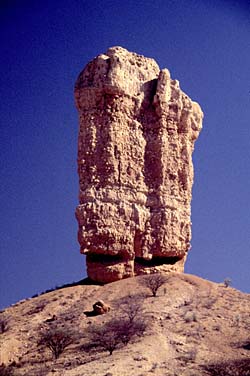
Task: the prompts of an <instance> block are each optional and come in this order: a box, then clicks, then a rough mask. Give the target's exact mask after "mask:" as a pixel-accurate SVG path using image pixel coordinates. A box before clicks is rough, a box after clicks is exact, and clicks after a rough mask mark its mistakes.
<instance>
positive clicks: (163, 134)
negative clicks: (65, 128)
mask: <svg viewBox="0 0 250 376" xmlns="http://www.w3.org/2000/svg"><path fill="white" fill-rule="evenodd" d="M75 101H76V106H77V109H78V112H79V119H80V130H79V141H78V174H79V184H80V194H79V201H80V203H79V205H78V207H77V209H76V217H77V220H78V224H79V233H78V239H79V243H80V245H81V253H83V254H85V255H86V256H87V273H88V276H89V277H90V278H91V279H92V280H95V281H98V282H103V283H107V282H111V281H115V280H118V279H122V278H126V277H131V276H134V275H138V274H144V273H151V272H155V271H166V272H167V271H183V268H184V262H185V259H186V255H187V252H188V250H189V248H190V239H191V221H190V215H191V213H190V203H191V198H192V184H193V164H192V152H193V149H194V142H195V140H196V139H197V137H198V135H199V132H200V130H201V127H202V118H203V113H202V111H201V108H200V106H199V105H198V104H197V103H195V102H192V101H191V99H190V98H189V97H188V96H187V95H186V94H185V93H184V92H183V91H181V89H180V87H179V82H178V81H177V80H172V79H171V77H170V73H169V71H168V70H167V69H163V70H160V69H159V67H158V65H157V63H156V62H155V61H154V60H153V59H149V58H145V57H144V56H141V55H138V54H136V53H131V52H128V51H127V50H125V49H124V48H121V47H113V48H110V49H109V50H108V51H107V53H106V54H105V55H103V54H102V55H99V56H97V57H96V58H95V59H94V60H93V61H91V62H90V63H89V64H87V66H86V67H85V69H84V70H83V71H82V72H81V73H80V75H79V77H78V79H77V82H76V85H75Z"/></svg>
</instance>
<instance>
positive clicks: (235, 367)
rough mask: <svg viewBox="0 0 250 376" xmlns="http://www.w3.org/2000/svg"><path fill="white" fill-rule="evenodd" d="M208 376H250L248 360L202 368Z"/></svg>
mask: <svg viewBox="0 0 250 376" xmlns="http://www.w3.org/2000/svg"><path fill="white" fill-rule="evenodd" d="M204 369H205V370H206V371H207V372H208V374H209V375H210V376H250V358H247V359H239V360H232V361H228V362H223V363H221V362H220V363H214V364H209V365H206V366H204Z"/></svg>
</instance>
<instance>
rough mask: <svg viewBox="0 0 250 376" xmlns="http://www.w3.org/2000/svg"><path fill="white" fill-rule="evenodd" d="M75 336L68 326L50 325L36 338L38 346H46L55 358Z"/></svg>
mask: <svg viewBox="0 0 250 376" xmlns="http://www.w3.org/2000/svg"><path fill="white" fill-rule="evenodd" d="M74 339H75V336H74V334H73V333H72V332H71V330H70V329H69V328H68V329H66V328H57V327H54V326H53V327H50V328H47V329H45V330H44V331H42V333H41V335H40V338H39V340H38V346H44V347H46V348H48V349H49V350H50V351H51V353H52V355H53V357H54V358H55V359H57V358H59V356H60V355H61V354H62V353H63V352H64V350H65V349H66V348H67V347H68V346H69V345H71V344H72V343H73V342H74Z"/></svg>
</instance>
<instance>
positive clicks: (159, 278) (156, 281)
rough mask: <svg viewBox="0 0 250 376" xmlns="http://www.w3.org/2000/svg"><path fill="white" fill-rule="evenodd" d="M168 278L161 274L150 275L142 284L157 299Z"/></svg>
mask: <svg viewBox="0 0 250 376" xmlns="http://www.w3.org/2000/svg"><path fill="white" fill-rule="evenodd" d="M167 280H168V278H167V276H166V275H163V274H161V273H155V274H149V275H146V276H144V277H142V278H141V279H140V284H141V285H142V286H143V287H147V288H148V289H149V290H150V291H151V293H152V295H153V296H154V297H156V295H157V291H158V290H159V288H160V287H161V286H162V285H164V284H165V283H166V282H167Z"/></svg>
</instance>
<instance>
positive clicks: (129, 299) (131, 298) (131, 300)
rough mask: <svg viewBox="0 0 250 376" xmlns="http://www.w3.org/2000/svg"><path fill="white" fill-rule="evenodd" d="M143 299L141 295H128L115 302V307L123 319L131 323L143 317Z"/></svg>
mask: <svg viewBox="0 0 250 376" xmlns="http://www.w3.org/2000/svg"><path fill="white" fill-rule="evenodd" d="M143 299H144V296H142V295H128V296H125V297H124V298H122V299H119V300H118V301H116V302H115V307H116V309H117V310H118V311H119V313H120V315H121V316H122V317H123V318H125V319H128V320H129V322H131V323H132V322H134V321H135V319H138V318H142V317H143V316H144V312H143V307H142V303H143Z"/></svg>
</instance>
